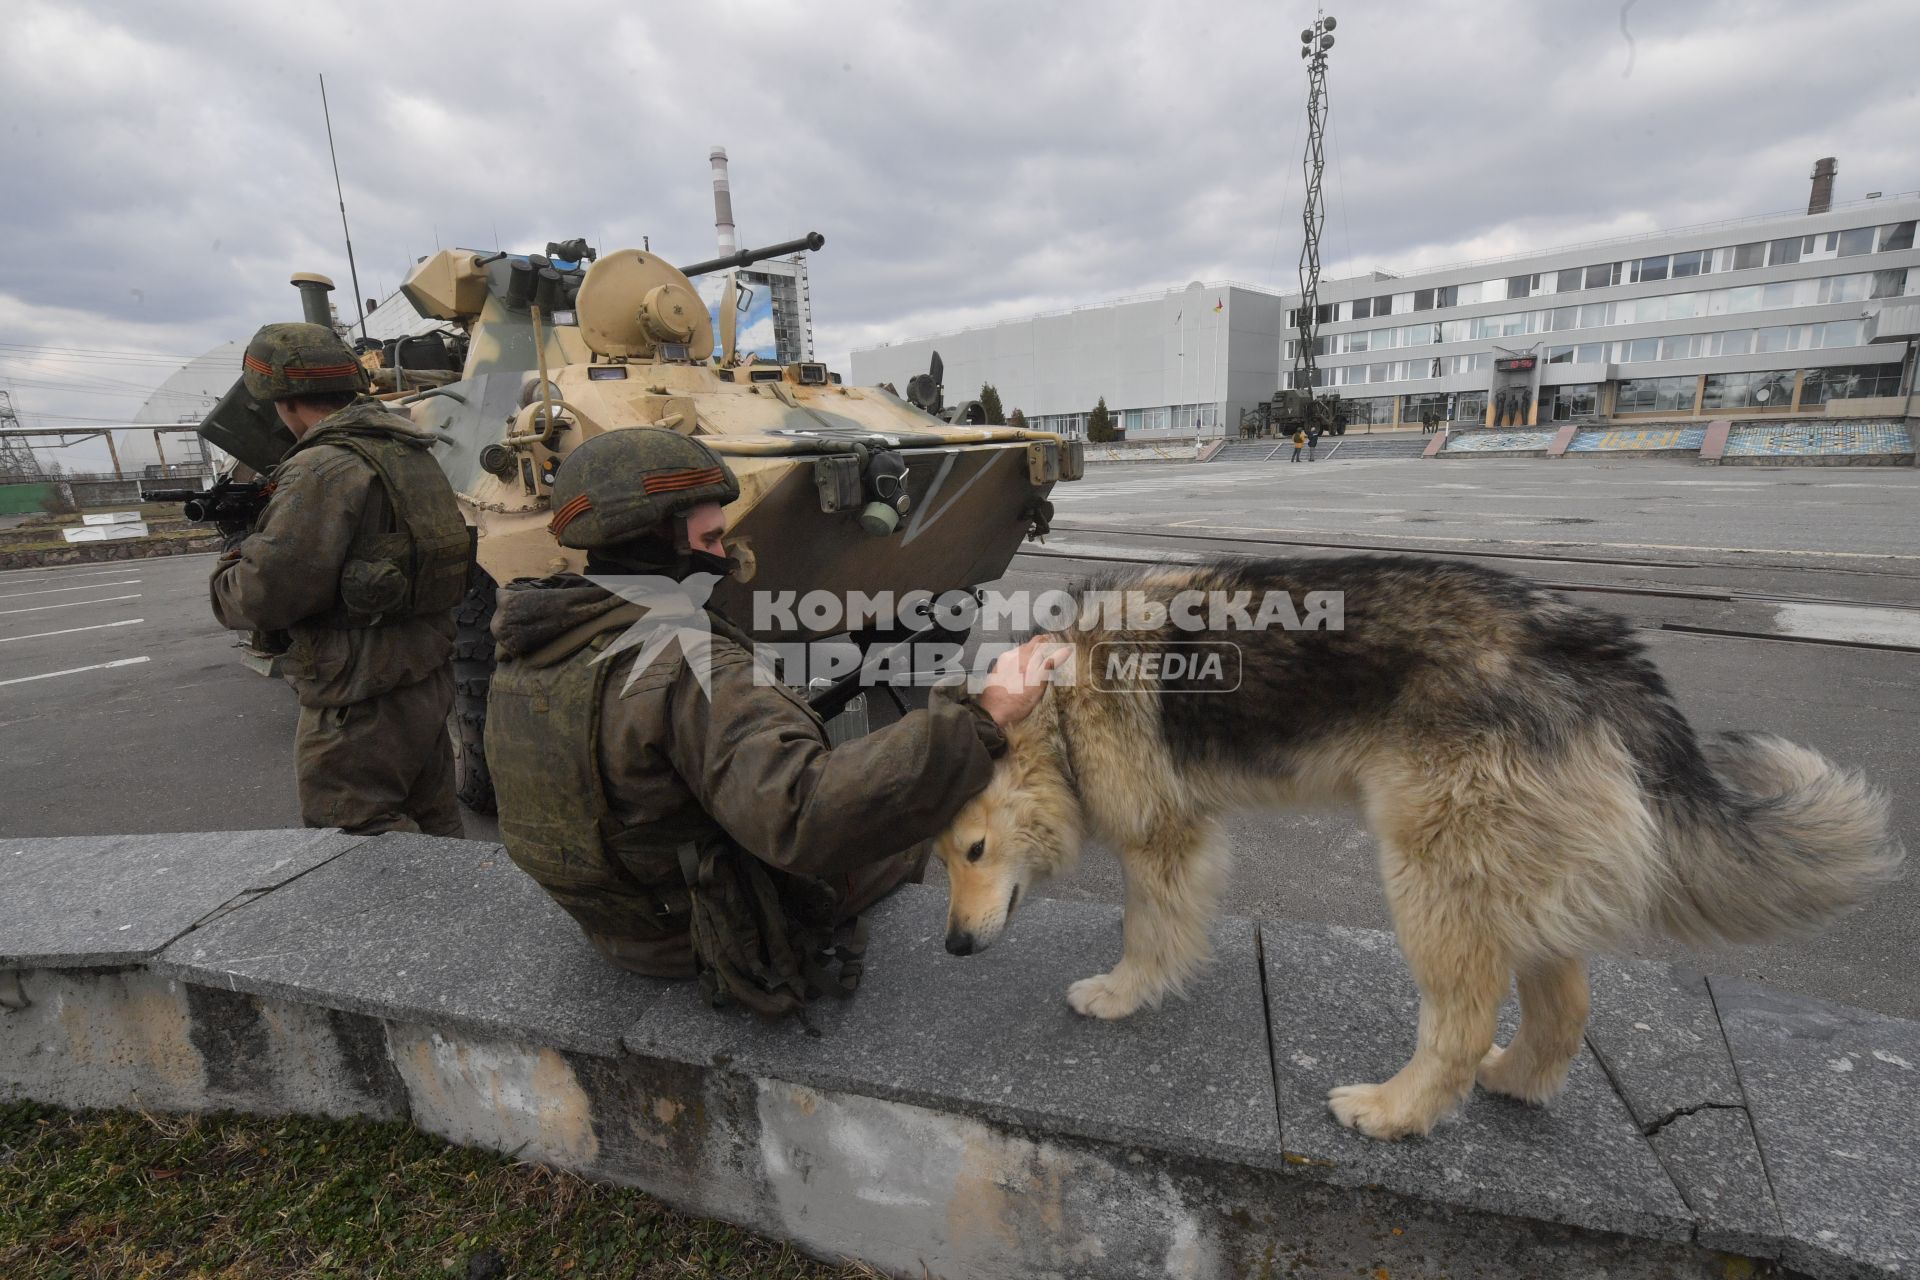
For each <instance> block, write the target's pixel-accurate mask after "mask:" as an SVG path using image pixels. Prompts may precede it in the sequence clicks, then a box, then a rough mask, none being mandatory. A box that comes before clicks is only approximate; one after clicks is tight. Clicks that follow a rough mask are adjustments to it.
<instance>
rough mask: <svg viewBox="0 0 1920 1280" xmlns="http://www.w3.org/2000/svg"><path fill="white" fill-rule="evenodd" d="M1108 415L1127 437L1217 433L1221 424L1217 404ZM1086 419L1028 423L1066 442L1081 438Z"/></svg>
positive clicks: (1045, 417)
mask: <svg viewBox="0 0 1920 1280" xmlns="http://www.w3.org/2000/svg"><path fill="white" fill-rule="evenodd" d="M1110 412H1111V413H1112V415H1113V425H1114V426H1115V427H1118V428H1119V429H1121V430H1122V431H1124V432H1126V433H1127V434H1128V435H1152V434H1156V433H1166V432H1173V433H1175V434H1179V435H1191V434H1193V433H1195V432H1199V433H1202V434H1205V433H1208V432H1215V431H1218V430H1219V428H1220V424H1221V422H1222V421H1223V419H1222V417H1221V414H1220V405H1219V404H1217V403H1212V404H1170V405H1168V404H1163V405H1156V406H1155V407H1153V408H1151V409H1114V410H1111V411H1110ZM1087 417H1088V415H1087V414H1084V413H1049V414H1039V415H1036V416H1035V417H1034V418H1032V419H1030V421H1031V423H1032V425H1033V426H1034V428H1035V429H1036V430H1039V431H1055V432H1058V433H1059V434H1061V435H1062V436H1065V437H1067V438H1069V439H1081V438H1084V437H1085V436H1086V434H1087Z"/></svg>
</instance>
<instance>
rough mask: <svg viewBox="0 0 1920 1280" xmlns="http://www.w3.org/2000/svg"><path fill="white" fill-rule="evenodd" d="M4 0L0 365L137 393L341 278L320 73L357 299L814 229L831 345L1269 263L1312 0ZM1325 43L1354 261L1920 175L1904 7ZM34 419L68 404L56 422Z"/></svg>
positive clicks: (1359, 10)
mask: <svg viewBox="0 0 1920 1280" xmlns="http://www.w3.org/2000/svg"><path fill="white" fill-rule="evenodd" d="M179 8H180V7H179V6H156V5H150V4H141V3H94V4H85V3H58V4H48V3H43V2H42V0H24V2H23V3H16V4H15V5H14V6H12V7H10V9H9V11H8V16H7V17H6V18H5V19H3V20H0V21H4V24H5V25H4V31H5V35H6V39H5V41H4V42H0V113H3V115H4V119H5V120H6V122H7V123H6V124H5V125H4V126H0V163H4V172H5V173H6V174H7V180H8V187H9V190H10V192H11V193H12V198H11V199H9V200H7V201H5V202H0V231H4V232H5V233H6V238H5V243H6V244H7V245H8V246H9V250H10V258H9V262H8V265H7V269H6V271H5V272H4V274H0V344H10V345H6V346H0V384H4V382H5V380H6V379H8V378H11V379H14V380H15V382H16V386H17V392H18V399H19V401H20V403H21V407H22V408H23V410H25V411H26V412H27V413H29V414H30V415H31V414H42V415H48V416H47V417H46V418H45V419H44V420H46V421H49V422H56V421H69V420H77V419H81V418H86V417H89V416H94V417H103V418H114V417H120V416H124V415H125V414H126V413H128V412H130V411H131V409H132V408H133V407H134V406H135V405H137V404H138V396H137V395H133V394H132V393H131V391H130V388H133V387H137V386H146V385H153V384H155V383H157V382H158V381H159V379H160V377H162V376H164V373H165V372H166V369H165V368H164V367H163V366H159V365H156V364H154V363H153V362H151V361H148V362H140V361H136V360H134V359H132V358H130V357H115V358H112V359H109V358H106V357H101V358H98V359H95V360H93V361H90V362H89V361H85V360H83V359H80V358H78V357H74V356H72V355H71V354H70V353H68V354H66V355H59V356H48V355H47V354H46V353H41V354H38V355H36V354H34V353H31V352H25V351H21V350H20V349H19V348H21V347H23V346H31V347H42V348H43V347H64V348H74V349H106V350H111V351H114V352H153V353H165V354H179V355H183V356H184V355H190V354H194V353H197V352H199V351H201V350H204V349H206V348H207V347H209V346H211V345H213V344H214V343H216V342H219V341H224V340H228V339H232V338H236V337H244V336H245V335H246V334H247V333H248V332H250V331H251V330H252V329H253V328H254V327H255V326H256V325H258V324H260V323H263V322H265V321H267V320H271V319H280V318H286V317H288V316H290V315H292V314H294V313H295V302H294V297H293V294H292V292H291V290H289V289H288V288H287V285H286V277H287V275H288V274H289V273H290V272H292V271H294V270H302V269H305V270H321V271H325V272H327V273H328V274H330V275H332V276H333V277H334V278H335V279H336V280H337V281H339V282H340V284H341V285H342V287H343V293H342V295H341V297H342V299H343V301H344V299H345V288H346V284H347V269H346V262H345V259H344V255H343V253H342V252H341V249H340V234H339V230H340V229H339V215H338V211H337V209H336V207H335V204H334V195H333V187H332V172H331V169H330V168H329V166H328V161H327V155H326V140H325V134H324V131H323V128H322V123H321V118H320V110H319V98H318V92H317V85H316V82H315V73H316V72H318V71H325V72H326V73H327V76H328V89H329V94H330V96H331V99H332V105H333V117H334V130H335V134H336V138H337V140H338V142H339V145H340V163H341V173H342V177H343V179H344V180H345V183H346V199H347V205H348V212H349V213H350V215H351V216H352V219H353V229H354V245H355V249H356V251H357V254H358V257H359V262H360V270H361V284H362V286H363V292H367V293H374V292H384V291H385V290H387V289H391V288H392V287H393V286H394V285H396V284H397V283H398V281H399V279H400V277H401V275H402V273H403V272H404V270H405V269H406V266H407V264H408V263H409V262H410V261H411V260H412V259H413V258H415V257H417V256H419V255H421V254H424V253H428V252H431V251H432V249H433V248H434V245H435V243H436V240H437V241H438V243H440V244H443V245H444V244H456V243H457V244H464V245H470V246H474V247H483V248H490V247H492V246H493V244H494V243H495V240H496V236H497V238H498V241H499V243H500V244H502V245H503V246H505V247H508V248H521V249H525V248H539V247H541V246H544V244H545V243H546V241H547V240H549V239H556V238H561V237H565V236H571V235H586V236H587V237H589V238H590V239H591V240H593V241H594V242H595V243H597V244H599V245H601V246H602V247H603V248H612V247H618V246H621V245H624V244H637V243H639V240H640V237H641V236H642V235H649V236H651V237H652V243H653V245H654V247H655V248H656V249H657V250H659V251H660V252H662V253H664V254H666V255H668V256H669V257H674V258H678V259H680V260H683V261H684V260H688V259H691V258H695V257H701V256H706V255H707V254H708V253H710V251H711V246H712V243H713V238H712V229H711V222H712V212H711V203H710V195H709V191H708V187H707V167H706V154H707V149H708V147H709V146H710V145H711V144H713V143H716V142H718V143H722V144H724V145H725V146H726V147H727V149H728V151H729V153H730V155H731V157H732V164H733V178H734V199H735V207H736V215H737V219H738V222H739V224H740V233H741V238H742V240H743V242H745V243H764V242H768V241H772V240H779V239H785V238H787V237H789V236H792V235H797V234H799V233H801V232H803V231H807V230H812V229H817V230H820V231H822V232H824V233H826V235H827V237H828V247H827V249H826V250H825V251H824V252H823V253H821V254H820V255H818V256H817V257H816V258H815V260H814V262H813V265H812V276H813V285H814V289H813V297H814V304H815V317H816V330H817V333H818V338H819V345H820V348H821V350H822V353H823V354H824V355H825V356H826V357H827V358H828V359H830V360H831V361H833V362H834V363H836V364H837V365H839V366H840V367H842V368H844V367H845V361H846V352H847V351H848V350H850V349H851V348H852V347H854V346H856V345H864V344H866V343H870V342H875V341H884V340H887V339H890V338H896V337H904V336H909V335H913V334H917V333H925V332H932V331H938V330H942V329H947V328H953V327H958V326H961V325H965V324H971V323H979V322H983V321H986V320H990V319H994V318H999V317H1003V316H1007V315H1017V314H1021V313H1023V312H1027V311H1031V310H1036V309H1043V308H1051V307H1060V306H1070V305H1074V304H1077V303H1081V302H1089V301H1096V300H1099V299H1101V298H1104V297H1109V296H1115V295H1120V294H1127V293H1133V292H1138V291H1141V290H1145V289H1153V288H1162V287H1167V286H1171V285H1177V284H1181V283H1184V282H1185V281H1187V280H1189V279H1194V278H1231V279H1238V280H1243V281H1247V282H1251V283H1255V284H1264V285H1272V286H1276V287H1279V286H1285V285H1287V284H1289V283H1290V282H1291V281H1292V279H1293V274H1294V263H1295V260H1296V258H1297V255H1298V252H1299V238H1298V237H1299V232H1298V226H1299V201H1300V197H1301V183H1300V177H1299V155H1298V151H1299V145H1300V139H1299V126H1298V121H1299V118H1300V115H1301V108H1302V102H1303V99H1304V83H1303V76H1302V73H1301V69H1300V66H1299V61H1298V58H1297V56H1296V53H1295V49H1296V47H1297V44H1298V36H1297V32H1298V31H1299V29H1300V27H1301V26H1302V25H1304V23H1305V22H1307V21H1310V20H1311V13H1312V10H1311V7H1310V6H1307V5H1302V4H1298V3H1294V4H1288V5H1284V6H1279V5H1273V4H1270V3H1253V2H1246V3H1239V2H1227V3H1221V4H1217V5H1212V6H1206V7H1204V8H1201V9H1193V8H1191V7H1190V6H1188V7H1182V6H1167V5H1148V4H1144V3H1141V4H1126V5H1122V4H1114V5H1093V4H1050V3H1031V2H1029V3H1020V4H1014V3H987V4H970V5H947V6H936V5H932V4H919V3H913V4H892V5H869V4H846V3H829V2H827V0H822V2H821V3H816V4H809V5H804V6H802V5H775V4H765V5H749V4H711V5H700V6H671V7H669V6H648V7H645V8H636V7H635V6H615V5H611V4H603V5H594V4H549V5H543V6H540V7H538V8H537V9H529V8H527V7H526V6H524V5H509V4H505V3H500V2H498V0H476V2H475V3H469V4H459V5H455V4H436V5H406V6H400V5H392V4H386V5H371V4H349V5H343V6H338V7H336V8H334V9H333V10H331V11H330V13H331V16H330V17H320V16H316V15H320V14H322V13H323V12H329V11H323V10H321V9H320V8H318V7H315V8H310V9H306V10H302V11H301V12H300V13H299V15H297V16H296V15H295V14H294V13H293V11H291V10H283V9H280V8H277V7H275V6H261V5H257V4H251V3H239V2H238V0H227V2H225V3H214V4H208V5H202V6H198V7H196V8H195V9H193V10H192V11H191V12H189V13H187V14H184V15H183V14H181V13H180V12H178V9H179ZM1336 12H1337V13H1338V15H1339V17H1340V18H1341V27H1340V30H1339V33H1338V44H1337V46H1336V48H1335V50H1334V53H1333V58H1332V72H1331V81H1332V105H1333V134H1332V141H1333V144H1334V147H1333V162H1332V163H1331V164H1330V170H1329V174H1328V191H1329V195H1330V198H1331V202H1332V207H1331V209H1330V213H1329V217H1328V222H1327V228H1326V237H1325V246H1326V256H1327V258H1328V259H1329V263H1330V266H1331V268H1332V270H1334V271H1336V272H1339V271H1348V270H1357V269H1364V268H1368V267H1372V266H1376V265H1377V266H1385V267H1395V268H1405V267H1409V266H1415V265H1423V264H1433V263H1438V262H1442V261H1451V260H1457V259H1461V258H1469V257H1478V256H1485V255H1490V254H1497V253H1502V252H1509V251H1515V250H1519V249H1523V248H1528V247H1541V246H1544V245H1548V244H1557V243H1565V242H1572V241H1580V240H1585V239H1589V238H1595V237H1599V236H1604V235H1611V234H1620V233H1625V232H1632V231H1639V230H1647V229H1652V228H1655V227H1661V226H1669V225H1675V224H1681V223H1689V222H1696V221H1706V220H1712V219H1720V218H1730V217H1738V216H1743V215H1746V214H1750V213H1758V212H1764V211H1769V210H1774V209H1780V208H1789V207H1794V206H1795V205H1797V204H1799V203H1800V202H1802V201H1803V200H1804V199H1805V189H1806V173H1807V169H1808V168H1809V166H1810V162H1811V161H1812V159H1813V158H1814V157H1815V156H1819V155H1825V154H1837V155H1838V156H1839V157H1840V162H1841V167H1840V188H1839V193H1838V194H1839V195H1840V197H1841V198H1848V197H1854V196H1858V195H1861V194H1863V193H1864V192H1865V191H1867V190H1869V189H1884V190H1887V191H1888V192H1892V191H1896V190H1902V189H1906V188H1909V187H1912V186H1915V185H1920V184H1916V183H1915V182H1914V181H1913V175H1914V172H1915V168H1916V165H1915V159H1916V148H1917V146H1920V144H1916V142H1915V139H1916V138H1920V95H1917V94H1916V92H1915V90H1914V89H1913V88H1912V86H1911V78H1910V75H1909V74H1908V71H1909V68H1908V66H1907V63H1908V62H1909V61H1910V57H1909V54H1908V51H1909V50H1911V49H1912V48H1913V47H1914V46H1915V43H1916V40H1915V37H1916V36H1917V35H1920V10H1915V9H1912V8H1911V7H1909V6H1901V5H1884V4H1870V3H1865V2H1856V3H1846V2H1845V0H1840V2H1836V3H1829V4H1825V5H1821V6H1809V5H1804V4H1795V3H1786V2H1780V3H1741V4H1734V3H1730V2H1729V3H1692V4H1663V5H1659V6H1652V5H1636V6H1634V7H1633V9H1632V10H1631V12H1630V14H1629V23H1630V26H1631V28H1632V31H1633V37H1634V43H1633V47H1632V49H1631V54H1632V62H1631V68H1632V70H1631V74H1630V75H1625V74H1623V73H1624V72H1625V71H1626V69H1627V67H1628V60H1629V52H1630V50H1629V47H1628V45H1627V43H1626V41H1625V40H1623V38H1622V36H1621V32H1620V15H1619V11H1618V9H1616V8H1614V7H1613V6H1610V5H1591V4H1585V3H1572V2H1558V3H1546V4H1542V3H1526V2H1524V0H1475V2H1474V3H1465V2H1464V0H1463V2H1461V3H1429V4H1422V5H1417V6H1416V5H1400V4H1396V5H1382V4H1378V3H1354V4H1351V5H1342V6H1341V7H1340V8H1338V9H1336ZM53 415H64V417H57V418H56V417H54V416H53Z"/></svg>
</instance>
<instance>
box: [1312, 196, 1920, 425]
mask: <svg viewBox="0 0 1920 1280" xmlns="http://www.w3.org/2000/svg"><path fill="white" fill-rule="evenodd" d="M1814 203H1815V204H1816V205H1817V204H1818V203H1820V195H1819V192H1818V190H1816V198H1815V201H1814ZM1916 220H1920V193H1914V194H1909V195H1904V196H1900V197H1896V198H1891V199H1880V198H1875V199H1867V200H1859V201H1854V202H1852V203H1849V204H1845V205H1834V206H1831V207H1828V208H1825V209H1822V210H1820V211H1818V212H1810V213H1804V214H1774V215H1765V216H1761V217H1755V218H1746V219H1741V220H1738V221H1733V222H1720V223H1713V224H1710V225H1705V226H1697V227H1685V228H1680V229H1677V230H1673V231H1661V232H1655V233H1651V234H1647V235H1641V236H1635V237H1630V238H1625V239H1616V240H1606V241H1598V242H1595V243H1591V244H1585V245H1574V246H1569V247H1566V248H1561V249H1552V250H1548V251H1545V252H1541V253H1531V254H1523V255H1514V256H1511V257H1506V258H1499V259H1490V260H1486V261H1481V262H1473V263H1463V264H1458V265H1453V266H1447V267H1440V268H1435V269H1433V270H1429V271H1422V272H1419V273H1417V274H1410V275H1405V276H1396V275H1392V274H1389V273H1387V272H1374V273H1371V274H1369V275H1367V276H1363V277H1358V278H1351V279H1344V280H1333V281H1328V282H1326V283H1324V284H1322V286H1321V290H1320V309H1319V315H1318V321H1319V326H1320V327H1319V336H1318V338H1317V340H1316V346H1317V355H1316V364H1317V365H1318V379H1317V383H1318V385H1319V386H1322V387H1325V388H1327V389H1329V390H1334V391H1338V392H1339V393H1340V394H1341V395H1342V396H1343V397H1345V398H1346V399H1348V400H1349V401H1350V402H1351V403H1352V407H1353V410H1354V414H1353V420H1354V421H1356V422H1361V423H1367V422H1371V423H1383V424H1384V423H1395V422H1398V423H1412V422H1418V421H1420V420H1421V419H1422V418H1423V417H1424V416H1426V415H1427V414H1429V413H1437V414H1438V415H1439V416H1441V417H1444V418H1449V419H1451V420H1452V421H1453V422H1454V424H1455V425H1457V426H1465V425H1475V424H1479V423H1483V422H1484V423H1488V424H1495V423H1496V422H1498V424H1500V425H1514V424H1515V423H1516V422H1527V423H1544V422H1549V421H1559V422H1567V421H1582V420H1588V421H1591V420H1597V419H1599V418H1608V419H1614V420H1631V421H1640V420H1651V419H1657V418H1691V417H1726V416H1740V417H1748V416H1761V415H1768V414H1800V415H1816V414H1818V415H1850V416H1900V415H1904V414H1905V413H1906V411H1907V394H1908V393H1909V392H1910V390H1911V370H1910V367H1909V366H1910V363H1911V362H1910V359H1909V356H1908V349H1909V348H1908V343H1907V342H1906V340H1905V338H1904V337H1903V336H1899V335H1895V334H1892V333H1881V332H1880V327H1881V326H1880V324H1879V320H1880V317H1881V314H1882V312H1883V311H1885V310H1886V308H1887V306H1888V304H1889V303H1893V302H1897V301H1898V300H1900V299H1902V298H1912V297H1913V296H1914V295H1916V294H1920V251H1917V250H1916V249H1915V246H1914V226H1915V222H1916ZM1297 302H1298V296H1297V295H1296V296H1295V297H1294V298H1290V299H1288V312H1287V317H1286V320H1287V324H1288V326H1289V328H1293V327H1295V322H1296V321H1297V319H1298V316H1297V314H1296V313H1295V311H1294V310H1293V307H1294V306H1295V304H1297ZM1298 351H1299V348H1298V342H1297V339H1292V338H1290V339H1288V340H1287V341H1286V343H1285V345H1284V349H1283V353H1282V361H1281V365H1282V368H1283V369H1285V370H1287V371H1288V372H1287V381H1288V384H1289V385H1291V384H1292V382H1293V380H1294V377H1295V374H1294V372H1293V371H1294V369H1295V367H1296V359H1297V356H1298ZM1509 388H1510V395H1509V398H1508V399H1507V400H1506V402H1505V404H1496V403H1495V402H1496V401H1497V400H1499V399H1500V397H1501V392H1502V390H1507V389H1509ZM1515 410H1517V411H1518V416H1517V417H1516V416H1515V415H1514V411H1515ZM1502 414H1505V416H1502Z"/></svg>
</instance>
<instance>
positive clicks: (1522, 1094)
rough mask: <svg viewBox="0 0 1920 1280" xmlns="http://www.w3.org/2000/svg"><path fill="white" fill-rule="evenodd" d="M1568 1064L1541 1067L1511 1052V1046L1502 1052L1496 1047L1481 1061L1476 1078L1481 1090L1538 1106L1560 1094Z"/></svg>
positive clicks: (1565, 1080) (1523, 1056) (1521, 1055)
mask: <svg viewBox="0 0 1920 1280" xmlns="http://www.w3.org/2000/svg"><path fill="white" fill-rule="evenodd" d="M1567 1065H1568V1064H1566V1063H1561V1064H1560V1065H1559V1066H1558V1067H1557V1068H1556V1067H1547V1068H1542V1067H1540V1066H1539V1065H1538V1064H1537V1063H1532V1062H1529V1061H1527V1059H1526V1056H1525V1055H1524V1054H1516V1053H1513V1052H1511V1051H1510V1047H1509V1048H1508V1049H1502V1048H1501V1047H1500V1046H1498V1045H1495V1046H1494V1047H1493V1048H1492V1049H1489V1050H1488V1051H1487V1056H1486V1057H1484V1058H1482V1059H1480V1070H1479V1072H1478V1073H1477V1075H1478V1079H1479V1081H1480V1087H1481V1088H1482V1089H1485V1090H1486V1091H1487V1092H1489V1093H1501V1094H1505V1095H1506V1096H1507V1097H1509V1098H1517V1099H1519V1100H1520V1101H1521V1102H1527V1103H1532V1104H1534V1105H1535V1106H1538V1105H1539V1104H1540V1103H1543V1102H1547V1101H1549V1100H1551V1099H1552V1098H1553V1096H1554V1095H1555V1094H1556V1093H1559V1092H1560V1086H1562V1085H1564V1084H1565V1083H1566V1082H1567Z"/></svg>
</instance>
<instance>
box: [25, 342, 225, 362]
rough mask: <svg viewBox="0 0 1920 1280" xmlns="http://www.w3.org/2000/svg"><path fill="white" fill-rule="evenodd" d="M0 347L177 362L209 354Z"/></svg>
mask: <svg viewBox="0 0 1920 1280" xmlns="http://www.w3.org/2000/svg"><path fill="white" fill-rule="evenodd" d="M0 349H4V350H11V351H30V352H44V353H48V354H62V355H77V356H93V357H101V358H106V359H128V358H133V359H141V360H166V361H171V362H174V363H179V362H182V361H188V360H198V359H199V358H200V357H201V356H204V355H207V354H209V353H208V352H205V351H202V352H200V353H199V354H198V355H190V356H186V355H176V354H174V353H172V352H166V351H127V350H123V349H117V348H111V347H56V346H49V345H45V344H42V343H31V342H0Z"/></svg>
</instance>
